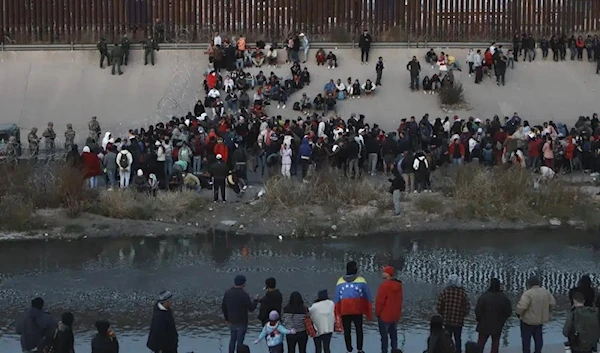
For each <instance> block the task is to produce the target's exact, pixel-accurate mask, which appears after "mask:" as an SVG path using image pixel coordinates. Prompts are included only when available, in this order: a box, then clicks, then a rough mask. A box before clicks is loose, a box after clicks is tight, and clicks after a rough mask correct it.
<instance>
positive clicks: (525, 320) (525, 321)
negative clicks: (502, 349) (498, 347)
mask: <svg viewBox="0 0 600 353" xmlns="http://www.w3.org/2000/svg"><path fill="white" fill-rule="evenodd" d="M555 307H556V300H555V299H554V296H552V294H551V293H550V292H549V291H548V290H547V289H546V288H543V287H542V286H541V283H540V280H539V278H537V277H535V276H533V277H531V278H529V280H527V290H526V291H525V292H523V294H522V295H521V299H520V300H519V303H518V304H517V309H516V310H515V311H516V313H517V316H519V318H520V319H521V340H522V342H521V343H522V346H523V347H522V348H523V353H530V352H531V339H532V338H533V342H534V345H535V353H541V352H542V347H543V345H544V341H543V337H542V329H543V327H544V324H545V323H547V322H548V321H550V311H551V310H552V309H554V308H555Z"/></svg>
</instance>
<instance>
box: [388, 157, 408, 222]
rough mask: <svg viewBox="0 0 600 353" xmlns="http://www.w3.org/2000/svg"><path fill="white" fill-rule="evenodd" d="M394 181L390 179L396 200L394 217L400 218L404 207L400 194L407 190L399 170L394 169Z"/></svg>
mask: <svg viewBox="0 0 600 353" xmlns="http://www.w3.org/2000/svg"><path fill="white" fill-rule="evenodd" d="M393 174H394V179H388V180H389V181H390V182H391V183H392V185H391V186H390V192H391V193H392V198H393V200H394V215H395V216H399V215H400V214H401V212H402V206H401V203H400V193H401V192H402V191H404V190H405V189H406V184H405V183H404V179H403V178H402V176H401V175H400V173H399V172H398V170H397V169H394V173H393Z"/></svg>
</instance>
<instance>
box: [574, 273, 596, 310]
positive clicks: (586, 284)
mask: <svg viewBox="0 0 600 353" xmlns="http://www.w3.org/2000/svg"><path fill="white" fill-rule="evenodd" d="M574 292H580V293H581V294H583V297H584V298H585V302H584V304H583V305H584V306H590V307H591V306H594V299H595V298H596V290H595V289H594V287H592V279H591V278H590V276H589V275H583V276H581V278H580V279H579V281H578V282H577V287H574V288H571V290H570V291H569V300H570V301H571V306H573V293H574ZM598 298H599V299H600V297H598ZM598 303H599V304H600V301H599V302H598Z"/></svg>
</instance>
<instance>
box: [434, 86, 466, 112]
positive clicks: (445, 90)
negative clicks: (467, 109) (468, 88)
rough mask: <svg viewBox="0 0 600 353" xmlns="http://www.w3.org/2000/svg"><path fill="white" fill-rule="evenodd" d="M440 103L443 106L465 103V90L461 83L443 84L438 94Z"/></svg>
mask: <svg viewBox="0 0 600 353" xmlns="http://www.w3.org/2000/svg"><path fill="white" fill-rule="evenodd" d="M438 97H439V99H440V103H441V104H442V105H444V106H453V105H458V104H463V103H465V90H464V89H463V86H462V83H457V82H454V84H452V85H448V84H446V85H444V86H443V87H442V88H441V89H440V94H439V95H438Z"/></svg>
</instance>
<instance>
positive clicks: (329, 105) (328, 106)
mask: <svg viewBox="0 0 600 353" xmlns="http://www.w3.org/2000/svg"><path fill="white" fill-rule="evenodd" d="M336 103H337V102H336V100H335V96H334V95H333V93H330V94H328V95H327V96H326V97H325V103H324V105H323V111H324V113H325V114H326V115H327V114H328V113H329V112H330V111H333V113H334V114H335V113H336V111H335V105H336Z"/></svg>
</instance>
